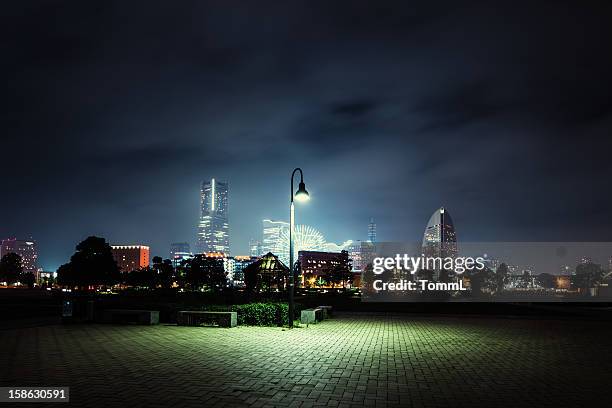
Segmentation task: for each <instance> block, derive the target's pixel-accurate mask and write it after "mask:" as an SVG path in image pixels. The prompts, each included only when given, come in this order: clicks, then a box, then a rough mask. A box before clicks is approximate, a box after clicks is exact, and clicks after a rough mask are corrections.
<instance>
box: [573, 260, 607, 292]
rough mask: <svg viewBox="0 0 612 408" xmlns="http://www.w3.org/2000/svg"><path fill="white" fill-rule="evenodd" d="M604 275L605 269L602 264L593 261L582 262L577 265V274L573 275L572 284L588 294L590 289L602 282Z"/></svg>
mask: <svg viewBox="0 0 612 408" xmlns="http://www.w3.org/2000/svg"><path fill="white" fill-rule="evenodd" d="M602 277H603V269H602V268H601V266H600V265H597V264H594V263H592V262H587V263H582V264H580V265H578V266H576V274H575V275H573V276H572V285H573V286H574V287H576V288H579V289H582V290H584V292H585V294H588V290H589V289H590V288H592V287H594V286H595V285H596V284H597V283H599V282H601V279H602Z"/></svg>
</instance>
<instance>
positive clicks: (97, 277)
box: [57, 236, 121, 288]
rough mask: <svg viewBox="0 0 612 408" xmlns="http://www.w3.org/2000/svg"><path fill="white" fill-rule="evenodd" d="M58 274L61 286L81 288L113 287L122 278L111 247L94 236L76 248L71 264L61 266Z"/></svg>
mask: <svg viewBox="0 0 612 408" xmlns="http://www.w3.org/2000/svg"><path fill="white" fill-rule="evenodd" d="M57 274H58V281H59V283H60V284H62V285H64V286H77V287H81V288H84V287H87V286H98V285H113V284H115V283H117V282H118V281H119V280H120V277H121V275H120V273H119V267H118V266H117V263H116V262H115V260H114V259H113V254H112V252H111V247H110V245H109V244H108V243H107V242H106V240H105V239H104V238H100V237H94V236H92V237H88V238H86V239H85V240H84V241H82V242H80V243H79V244H78V245H77V246H76V252H75V253H74V255H72V257H71V258H70V262H69V263H67V264H64V265H62V266H60V267H59V269H58V270H57Z"/></svg>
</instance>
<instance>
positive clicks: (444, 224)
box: [423, 208, 457, 258]
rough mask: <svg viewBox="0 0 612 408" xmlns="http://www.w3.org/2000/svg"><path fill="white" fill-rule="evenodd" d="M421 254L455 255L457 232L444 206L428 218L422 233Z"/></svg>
mask: <svg viewBox="0 0 612 408" xmlns="http://www.w3.org/2000/svg"><path fill="white" fill-rule="evenodd" d="M423 254H425V256H429V257H442V258H445V257H455V256H457V233H456V232H455V225H454V224H453V220H452V218H451V216H450V214H449V213H448V211H446V209H444V208H439V209H437V210H436V211H435V212H434V213H433V214H432V216H431V217H430V218H429V222H428V223H427V226H426V227H425V233H424V234H423Z"/></svg>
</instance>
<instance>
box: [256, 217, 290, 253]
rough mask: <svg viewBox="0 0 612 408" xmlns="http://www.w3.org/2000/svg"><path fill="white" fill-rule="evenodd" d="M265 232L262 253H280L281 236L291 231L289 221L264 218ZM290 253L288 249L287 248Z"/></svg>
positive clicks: (263, 233)
mask: <svg viewBox="0 0 612 408" xmlns="http://www.w3.org/2000/svg"><path fill="white" fill-rule="evenodd" d="M261 223H262V226H263V232H262V242H261V253H260V254H259V255H265V254H267V253H268V252H272V253H273V254H274V255H276V256H278V255H279V249H280V245H281V237H282V236H283V234H284V233H286V234H288V233H289V223H288V222H285V221H274V220H267V219H266V220H262V222H261ZM285 251H286V252H287V253H288V251H289V250H288V249H287V250H285Z"/></svg>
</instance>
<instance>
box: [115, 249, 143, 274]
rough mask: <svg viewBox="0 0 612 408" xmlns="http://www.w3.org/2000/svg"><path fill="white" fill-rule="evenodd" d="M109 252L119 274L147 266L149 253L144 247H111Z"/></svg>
mask: <svg viewBox="0 0 612 408" xmlns="http://www.w3.org/2000/svg"><path fill="white" fill-rule="evenodd" d="M111 252H112V254H113V258H114V259H115V262H117V266H119V269H120V270H121V272H131V271H135V270H137V269H140V268H145V267H147V266H149V255H150V251H149V247H148V246H146V245H111Z"/></svg>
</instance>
